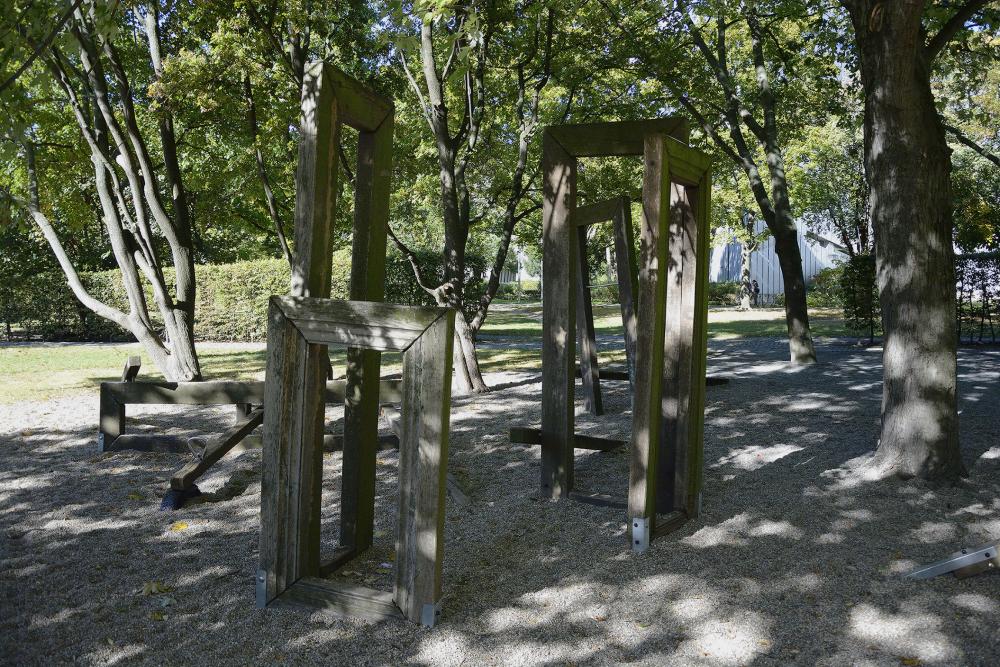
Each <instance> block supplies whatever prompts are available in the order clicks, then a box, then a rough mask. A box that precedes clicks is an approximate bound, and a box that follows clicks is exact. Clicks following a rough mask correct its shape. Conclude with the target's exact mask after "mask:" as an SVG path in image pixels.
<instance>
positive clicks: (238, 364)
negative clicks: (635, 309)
mask: <svg viewBox="0 0 1000 667" xmlns="http://www.w3.org/2000/svg"><path fill="white" fill-rule="evenodd" d="M810 315H811V320H810V323H811V325H812V330H813V333H814V334H815V335H817V336H846V335H849V333H848V331H847V330H846V329H845V328H844V324H843V320H842V319H841V317H840V313H839V312H838V311H836V310H832V309H821V310H816V311H814V312H813V313H811V314H810ZM594 317H595V322H594V324H595V327H596V329H597V332H598V334H610V335H621V333H622V325H621V315H620V314H619V310H618V307H617V306H615V305H600V306H595V307H594ZM784 318H785V315H784V310H782V309H778V308H773V309H760V310H755V311H751V312H749V313H743V312H739V311H735V310H712V311H709V315H708V320H709V325H708V330H709V337H710V338H715V339H728V338H742V337H748V336H783V335H784V334H785V320H784ZM541 332H542V310H541V306H538V305H518V306H507V305H504V306H502V307H500V308H497V309H496V310H495V311H493V312H491V314H490V316H489V319H488V320H487V321H486V325H485V326H484V327H483V331H482V340H483V341H484V342H485V343H490V342H496V341H498V340H511V341H524V342H527V341H532V340H535V341H537V340H538V339H539V338H540V336H541ZM136 354H138V355H142V349H141V348H140V346H139V345H138V344H135V343H132V344H127V343H123V344H99V343H82V344H77V343H65V344H62V343H40V344H37V345H26V344H15V345H6V346H0V404H2V403H13V402H17V401H44V400H48V399H51V398H57V397H59V396H65V395H69V394H74V393H81V392H91V391H95V390H96V388H97V385H98V384H99V383H100V382H101V381H105V380H117V379H118V378H119V377H120V376H121V368H122V365H123V364H124V362H125V357H127V356H128V355H136ZM198 354H199V358H200V359H201V365H202V372H203V373H204V376H205V377H206V378H211V379H237V380H259V379H263V376H264V364H265V352H264V349H263V345H262V344H240V343H234V344H231V345H227V344H224V343H202V344H200V345H199V346H198ZM142 356H143V368H142V372H141V373H140V377H141V378H144V379H162V376H161V375H160V374H159V373H158V372H157V371H156V368H155V367H154V366H153V365H152V363H151V362H150V361H149V359H148V358H146V357H145V355H142ZM332 356H333V363H334V367H335V369H336V368H337V367H338V366H341V365H342V364H343V358H342V355H336V354H335V355H332ZM383 359H384V361H383V368H384V370H386V371H389V372H391V371H394V370H396V371H398V370H399V359H398V355H388V354H387V355H384V357H383ZM479 361H480V364H481V366H482V368H483V370H484V371H487V372H488V371H494V370H501V369H503V368H537V367H539V366H540V364H541V356H540V354H539V351H538V350H537V349H518V348H514V347H503V348H499V349H497V348H493V347H490V346H489V345H486V346H484V347H483V348H482V349H480V351H479ZM624 362H625V353H624V350H621V351H615V352H610V353H602V354H601V363H602V364H624ZM335 374H337V375H339V372H337V371H336V370H335Z"/></svg>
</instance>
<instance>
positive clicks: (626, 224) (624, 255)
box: [614, 197, 639, 387]
mask: <svg viewBox="0 0 1000 667" xmlns="http://www.w3.org/2000/svg"><path fill="white" fill-rule="evenodd" d="M614 234H615V260H616V262H615V263H616V267H617V269H618V304H619V306H620V307H621V311H622V325H623V328H624V330H625V365H626V368H627V369H628V378H629V382H630V383H631V384H632V386H633V387H634V386H635V340H636V311H635V299H636V295H637V294H638V292H639V285H638V283H639V268H638V266H637V265H636V261H635V250H634V248H635V244H634V240H633V235H632V203H631V202H630V201H629V199H628V197H622V199H621V207H620V208H619V209H618V212H617V215H616V216H615V219H614Z"/></svg>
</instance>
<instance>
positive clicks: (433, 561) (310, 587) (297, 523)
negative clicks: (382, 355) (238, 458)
mask: <svg viewBox="0 0 1000 667" xmlns="http://www.w3.org/2000/svg"><path fill="white" fill-rule="evenodd" d="M454 331H455V312H454V311H453V310H451V309H447V308H428V307H417V306H397V305H390V304H382V303H374V302H362V301H337V300H332V299H317V298H310V297H277V296H276V297H272V298H271V304H270V309H269V312H268V336H267V350H268V356H267V376H266V380H265V414H266V415H267V417H266V419H265V420H264V454H263V459H262V467H263V476H262V480H261V532H260V567H259V569H258V574H257V603H258V605H259V606H267V605H268V604H271V603H272V602H275V601H281V602H290V603H293V604H299V605H307V606H312V607H321V608H325V609H329V610H331V611H334V612H336V613H340V614H342V615H345V616H360V617H363V618H371V619H381V618H391V617H399V616H400V615H402V616H403V617H405V618H407V619H409V620H411V621H413V622H417V623H422V624H424V625H428V626H432V625H434V623H435V622H436V620H437V618H438V615H439V614H440V606H439V602H440V598H441V563H442V557H443V553H444V512H445V490H446V481H445V479H446V475H447V460H448V426H449V416H450V404H451V359H452V357H451V355H452V351H453V342H452V341H453V336H454ZM332 344H340V345H349V346H351V347H352V348H354V349H358V350H365V351H368V350H371V351H377V352H387V351H398V352H402V353H403V380H402V383H403V384H402V428H401V434H400V442H399V446H400V447H399V451H400V455H399V530H398V533H397V539H396V563H395V568H396V571H395V582H394V585H393V591H392V593H388V592H383V591H376V590H372V589H368V588H364V587H361V586H353V585H347V584H344V583H338V582H335V581H330V580H327V579H324V578H322V577H321V575H325V574H330V573H332V572H334V571H336V570H337V569H338V568H340V567H341V566H343V565H344V564H345V563H347V562H348V561H350V560H351V559H353V558H354V557H355V556H356V555H357V554H358V553H359V552H360V549H359V548H358V547H357V546H356V545H355V544H352V543H351V542H345V541H344V540H341V546H340V548H339V549H338V550H337V552H336V553H335V554H334V556H333V558H332V559H331V560H329V561H328V562H326V563H322V562H321V554H320V504H321V503H320V500H321V490H322V477H323V421H324V419H323V413H324V400H323V384H321V383H324V382H325V380H324V378H322V377H320V376H319V374H317V373H316V372H315V369H317V368H321V367H322V364H321V361H322V357H323V355H325V354H326V346H327V345H332ZM348 399H350V397H348ZM347 446H348V441H347V438H346V436H345V442H344V447H345V452H346V451H347ZM349 472H350V471H349V470H348V469H347V457H346V455H345V457H344V475H343V483H344V485H345V486H346V485H347V482H348V474H349ZM360 515H364V516H365V517H367V516H373V515H374V497H373V496H372V497H371V505H370V506H366V507H364V508H361V507H357V506H353V507H352V506H346V505H345V506H342V507H341V535H344V534H348V535H349V534H350V533H347V532H345V530H344V526H347V525H351V524H357V523H358V522H359V516H360Z"/></svg>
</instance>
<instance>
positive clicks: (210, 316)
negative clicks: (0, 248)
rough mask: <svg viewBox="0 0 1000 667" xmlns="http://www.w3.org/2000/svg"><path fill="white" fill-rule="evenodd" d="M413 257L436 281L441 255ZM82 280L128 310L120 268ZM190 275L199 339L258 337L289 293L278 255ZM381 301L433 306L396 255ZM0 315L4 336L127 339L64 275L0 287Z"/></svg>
mask: <svg viewBox="0 0 1000 667" xmlns="http://www.w3.org/2000/svg"><path fill="white" fill-rule="evenodd" d="M350 256H351V252H350V249H349V248H346V249H343V250H340V251H337V252H336V253H334V257H333V271H332V280H331V296H332V297H333V298H339V299H346V298H347V297H348V286H349V284H350V276H351V265H350ZM418 258H419V261H420V265H421V267H422V268H423V271H424V273H425V277H426V278H427V280H428V281H432V280H433V281H439V280H440V276H441V275H442V274H443V272H442V260H441V257H440V255H438V254H432V253H420V254H418ZM466 264H467V266H466V274H467V276H466V278H467V287H466V296H467V298H466V301H467V302H468V303H470V304H475V303H477V302H478V300H479V297H480V295H481V294H482V291H483V289H484V284H483V281H482V279H481V278H480V276H482V275H483V272H484V267H485V261H484V260H483V259H482V258H481V257H478V256H469V257H467V258H466ZM174 275H175V274H174V271H173V269H166V270H165V277H166V281H167V283H168V286H169V287H170V289H171V291H172V290H173V284H174ZM80 278H81V280H82V281H83V284H84V286H85V287H86V288H87V290H88V291H89V292H90V294H91V295H93V296H94V297H95V298H97V299H99V300H101V301H103V302H104V303H107V304H109V305H111V306H114V307H116V308H119V309H122V310H124V311H126V312H127V308H128V302H127V300H126V297H125V291H124V288H123V287H122V284H121V276H120V273H119V272H118V271H117V270H115V271H103V272H99V273H84V274H82V275H81V276H80ZM195 280H196V282H197V301H196V304H195V338H196V339H197V340H212V341H263V340H265V338H266V334H267V301H268V299H269V298H270V296H271V295H272V294H284V293H286V292H287V291H288V284H289V280H290V271H289V268H288V264H287V262H285V260H283V259H260V260H254V261H248V262H236V263H233V264H215V265H199V266H197V267H195ZM146 300H147V302H148V303H149V304H150V316H151V317H152V318H153V320H154V322H157V323H159V313H158V311H157V309H156V306H155V302H154V301H153V295H152V290H151V289H150V288H149V286H148V285H146ZM386 301H390V302H392V303H404V304H415V305H432V303H433V299H432V298H431V297H430V295H428V294H427V293H426V292H424V291H423V290H422V289H421V288H420V286H419V285H417V283H416V280H414V278H413V271H412V269H411V267H410V264H409V262H408V261H406V259H405V258H403V257H402V256H401V255H399V254H396V253H390V254H389V256H388V257H387V258H386ZM0 320H2V321H3V322H4V324H5V325H6V330H7V335H8V337H10V336H11V335H13V334H17V335H19V336H21V337H24V338H39V337H40V338H43V339H46V340H93V341H112V340H130V339H131V338H132V336H131V334H129V333H128V332H127V331H124V330H122V329H121V328H120V327H118V326H117V325H115V324H113V323H111V322H108V321H107V320H105V319H103V318H101V317H98V316H97V315H94V314H93V313H91V312H90V311H88V310H87V309H86V308H84V307H83V306H82V305H81V304H80V303H79V302H78V301H77V300H76V298H75V297H74V296H73V293H72V291H71V290H70V289H69V286H68V285H67V283H66V278H65V276H63V275H62V274H61V273H41V274H37V275H34V276H32V277H31V279H30V280H25V281H18V282H17V284H12V283H8V284H4V285H0Z"/></svg>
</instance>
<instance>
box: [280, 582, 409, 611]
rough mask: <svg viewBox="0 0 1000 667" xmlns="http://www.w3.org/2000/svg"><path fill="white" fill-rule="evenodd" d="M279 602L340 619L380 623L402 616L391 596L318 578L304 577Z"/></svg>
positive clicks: (362, 587)
mask: <svg viewBox="0 0 1000 667" xmlns="http://www.w3.org/2000/svg"><path fill="white" fill-rule="evenodd" d="M279 600H280V602H282V603H285V604H293V605H298V606H304V607H309V608H311V609H325V610H329V611H332V612H335V613H336V614H339V615H341V616H349V617H352V618H362V619H366V620H369V621H382V620H387V619H393V618H400V617H402V613H401V612H400V610H399V608H398V607H397V606H396V605H395V603H393V601H392V593H387V592H384V591H377V590H374V589H371V588H365V587H364V586H355V585H352V584H348V583H346V582H340V581H330V580H329V579H320V578H319V577H303V578H301V579H299V580H298V581H296V582H295V583H294V584H292V585H291V586H290V587H289V588H288V589H287V590H286V591H285V592H284V593H283V594H282V595H281V597H280V598H279Z"/></svg>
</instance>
